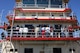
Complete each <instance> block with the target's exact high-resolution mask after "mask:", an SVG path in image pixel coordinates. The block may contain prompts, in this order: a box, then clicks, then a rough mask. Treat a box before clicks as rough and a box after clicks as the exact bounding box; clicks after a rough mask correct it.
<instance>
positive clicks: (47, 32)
mask: <svg viewBox="0 0 80 53" xmlns="http://www.w3.org/2000/svg"><path fill="white" fill-rule="evenodd" d="M45 32H46V35H47V36H48V35H50V27H49V26H47V27H46V28H45Z"/></svg>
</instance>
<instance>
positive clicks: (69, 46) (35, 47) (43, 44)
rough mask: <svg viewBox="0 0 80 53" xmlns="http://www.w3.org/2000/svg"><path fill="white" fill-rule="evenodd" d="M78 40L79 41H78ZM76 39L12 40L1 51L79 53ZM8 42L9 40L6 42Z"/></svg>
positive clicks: (9, 52)
mask: <svg viewBox="0 0 80 53" xmlns="http://www.w3.org/2000/svg"><path fill="white" fill-rule="evenodd" d="M79 42H80V41H79ZM79 42H78V41H12V43H11V46H10V45H9V44H7V42H6V43H5V44H7V45H6V46H5V45H3V48H4V47H5V48H4V51H3V53H79V52H80V50H79V49H80V44H79ZM8 43H9V42H8Z"/></svg>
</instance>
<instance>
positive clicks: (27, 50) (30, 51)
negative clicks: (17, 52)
mask: <svg viewBox="0 0 80 53" xmlns="http://www.w3.org/2000/svg"><path fill="white" fill-rule="evenodd" d="M24 53H33V48H25V49H24Z"/></svg>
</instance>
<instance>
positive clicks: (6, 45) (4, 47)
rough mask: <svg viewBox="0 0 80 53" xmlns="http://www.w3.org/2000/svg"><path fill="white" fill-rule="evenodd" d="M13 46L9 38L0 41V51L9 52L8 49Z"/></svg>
mask: <svg viewBox="0 0 80 53" xmlns="http://www.w3.org/2000/svg"><path fill="white" fill-rule="evenodd" d="M12 48H14V47H13V45H12V43H11V42H10V41H9V40H5V41H3V42H2V53H10V49H12Z"/></svg>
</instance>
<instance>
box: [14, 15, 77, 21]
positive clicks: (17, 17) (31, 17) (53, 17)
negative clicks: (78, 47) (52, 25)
mask: <svg viewBox="0 0 80 53" xmlns="http://www.w3.org/2000/svg"><path fill="white" fill-rule="evenodd" d="M23 18H24V19H33V18H37V19H68V20H69V19H75V20H76V18H75V17H66V16H65V17H64V16H47V15H46V16H15V19H23Z"/></svg>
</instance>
